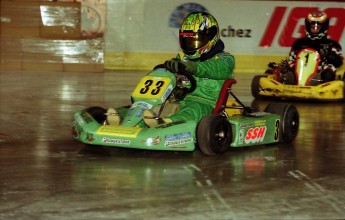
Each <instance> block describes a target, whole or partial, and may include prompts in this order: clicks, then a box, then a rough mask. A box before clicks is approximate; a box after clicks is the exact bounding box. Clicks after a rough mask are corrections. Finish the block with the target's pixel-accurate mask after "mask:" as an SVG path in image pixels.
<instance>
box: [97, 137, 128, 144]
mask: <svg viewBox="0 0 345 220" xmlns="http://www.w3.org/2000/svg"><path fill="white" fill-rule="evenodd" d="M102 142H103V143H106V144H125V145H130V144H131V141H130V140H124V139H118V138H107V137H103V138H102Z"/></svg>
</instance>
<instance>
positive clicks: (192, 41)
mask: <svg viewBox="0 0 345 220" xmlns="http://www.w3.org/2000/svg"><path fill="white" fill-rule="evenodd" d="M179 38H180V46H181V49H182V50H183V51H185V52H192V51H195V50H197V49H199V48H201V47H203V46H205V45H206V44H207V43H208V41H209V40H208V37H207V36H206V34H204V33H194V32H180V33H179Z"/></svg>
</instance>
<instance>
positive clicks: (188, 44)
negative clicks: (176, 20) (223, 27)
mask: <svg viewBox="0 0 345 220" xmlns="http://www.w3.org/2000/svg"><path fill="white" fill-rule="evenodd" d="M218 39H219V27H218V22H217V20H216V19H215V18H214V17H213V16H212V15H210V14H209V13H207V12H192V13H190V14H189V15H188V16H187V17H186V18H185V19H184V20H183V22H182V24H181V28H180V30H179V41H180V47H181V49H182V51H183V52H184V53H185V55H186V56H187V57H188V59H198V58H200V56H201V55H202V54H204V53H207V52H209V51H210V50H211V49H212V47H213V46H214V45H215V44H216V43H217V41H218Z"/></svg>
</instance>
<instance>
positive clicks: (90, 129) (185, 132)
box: [73, 68, 299, 155]
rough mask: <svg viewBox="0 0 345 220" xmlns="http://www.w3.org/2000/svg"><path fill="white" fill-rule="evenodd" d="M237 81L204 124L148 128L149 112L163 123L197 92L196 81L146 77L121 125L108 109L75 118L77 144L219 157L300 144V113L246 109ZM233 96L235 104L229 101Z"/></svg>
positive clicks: (280, 106) (161, 73) (281, 106)
mask: <svg viewBox="0 0 345 220" xmlns="http://www.w3.org/2000/svg"><path fill="white" fill-rule="evenodd" d="M234 83H236V81H235V80H234V79H228V80H226V81H225V83H224V85H223V87H222V90H221V92H220V94H219V98H218V101H217V104H216V107H215V108H214V110H213V112H212V114H210V115H206V116H205V117H203V118H202V119H201V120H200V121H199V122H195V121H192V120H190V121H176V122H171V123H163V124H160V125H158V126H156V127H147V126H146V125H145V123H144V121H143V117H144V116H143V111H144V110H145V109H151V110H153V111H154V112H156V114H157V119H159V118H164V117H168V116H169V115H171V114H175V113H176V112H177V111H178V109H179V107H178V105H179V104H178V100H179V99H180V98H182V97H184V96H185V95H186V94H187V93H190V92H193V90H194V89H195V88H196V82H195V79H194V77H192V76H191V75H189V74H186V73H183V74H182V75H180V74H173V73H171V72H169V71H168V70H166V69H165V68H156V69H154V70H152V71H151V72H150V73H149V74H147V75H146V76H144V77H143V78H142V79H141V80H140V82H139V83H138V85H137V86H136V88H135V89H134V91H133V93H132V97H131V98H132V104H131V105H129V106H123V107H119V108H117V110H118V111H120V112H121V111H123V112H125V117H124V118H123V119H122V120H121V123H120V125H111V124H109V123H107V120H106V114H107V110H106V109H104V108H102V107H89V108H86V109H83V110H79V111H77V112H75V113H74V115H73V136H74V138H75V140H77V141H79V142H82V143H85V144H89V145H102V146H109V147H121V148H135V149H145V150H162V151H194V150H195V149H196V147H199V148H200V149H201V151H202V152H203V153H205V154H206V155H217V154H222V153H224V152H226V151H227V150H228V149H230V148H231V147H245V146H255V145H261V144H271V143H279V142H291V141H293V140H294V139H295V137H296V135H297V131H298V125H299V115H298V111H297V109H296V108H295V106H293V105H292V104H286V103H272V104H270V105H269V106H268V107H267V109H266V111H265V112H260V111H258V110H256V109H254V108H252V107H247V106H245V105H244V104H243V103H242V102H241V101H240V100H239V99H238V98H237V97H236V96H235V95H234V94H233V92H232V90H231V86H232V85H233V84H234ZM230 96H232V97H233V98H232V99H229V97H230Z"/></svg>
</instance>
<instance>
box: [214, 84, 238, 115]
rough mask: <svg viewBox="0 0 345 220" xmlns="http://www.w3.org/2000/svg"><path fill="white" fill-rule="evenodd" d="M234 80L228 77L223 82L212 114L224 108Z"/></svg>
mask: <svg viewBox="0 0 345 220" xmlns="http://www.w3.org/2000/svg"><path fill="white" fill-rule="evenodd" d="M235 83H236V80H235V79H232V78H229V79H226V80H225V81H224V83H223V86H222V89H221V90H220V93H219V96H218V100H217V103H216V106H215V107H214V109H213V111H212V114H219V113H221V112H222V111H224V109H225V108H226V103H227V102H228V97H229V91H230V90H231V86H232V84H235Z"/></svg>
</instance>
